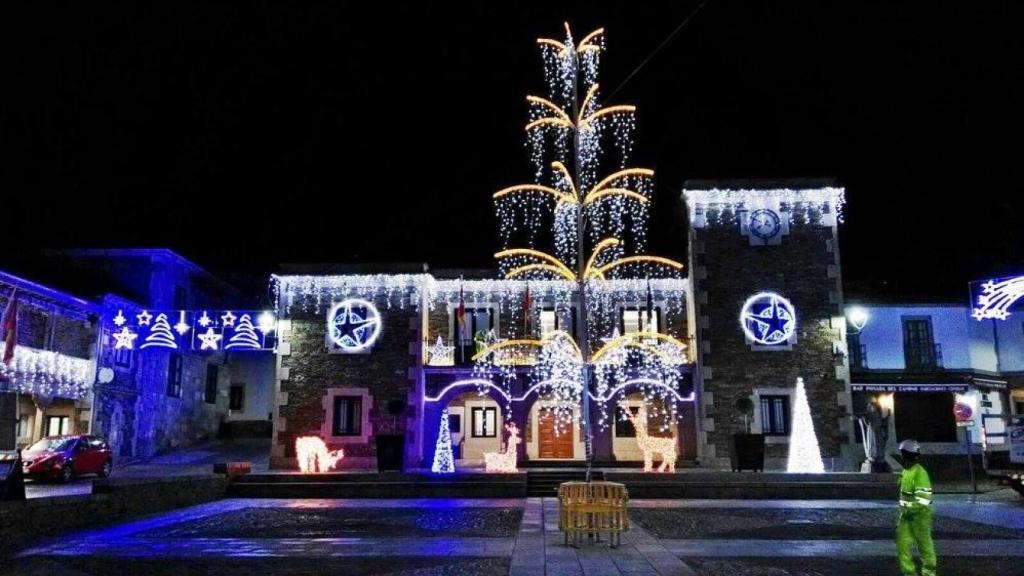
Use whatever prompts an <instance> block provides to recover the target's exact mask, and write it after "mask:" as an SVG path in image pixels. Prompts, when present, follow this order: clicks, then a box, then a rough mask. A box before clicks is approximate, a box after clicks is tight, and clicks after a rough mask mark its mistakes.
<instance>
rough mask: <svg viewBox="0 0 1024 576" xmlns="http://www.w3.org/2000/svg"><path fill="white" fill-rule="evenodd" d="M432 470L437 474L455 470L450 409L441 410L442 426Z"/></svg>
mask: <svg viewBox="0 0 1024 576" xmlns="http://www.w3.org/2000/svg"><path fill="white" fill-rule="evenodd" d="M430 471H431V472H433V473H435V474H451V473H452V472H455V458H454V457H453V456H452V433H451V430H450V429H449V428H448V409H447V408H445V409H444V411H443V412H441V428H440V430H438V432H437V444H436V445H435V446H434V463H433V465H432V466H431V467H430Z"/></svg>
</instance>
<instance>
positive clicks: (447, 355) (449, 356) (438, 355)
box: [427, 336, 455, 366]
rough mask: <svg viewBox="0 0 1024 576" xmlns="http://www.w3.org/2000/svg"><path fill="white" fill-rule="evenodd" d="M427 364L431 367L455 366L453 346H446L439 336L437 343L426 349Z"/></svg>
mask: <svg viewBox="0 0 1024 576" xmlns="http://www.w3.org/2000/svg"><path fill="white" fill-rule="evenodd" d="M427 357H428V358H429V360H428V362H427V364H429V365H431V366H452V365H454V364H455V346H447V345H445V343H444V340H442V339H441V337H440V336H438V337H437V343H436V344H434V345H433V346H430V347H428V348H427Z"/></svg>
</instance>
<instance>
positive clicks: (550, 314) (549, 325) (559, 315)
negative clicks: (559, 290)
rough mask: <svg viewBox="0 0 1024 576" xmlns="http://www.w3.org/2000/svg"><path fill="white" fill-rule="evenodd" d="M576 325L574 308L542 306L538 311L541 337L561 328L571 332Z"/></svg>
mask: <svg viewBox="0 0 1024 576" xmlns="http://www.w3.org/2000/svg"><path fill="white" fill-rule="evenodd" d="M575 327H576V309H575V308H569V309H565V308H560V309H558V310H555V309H554V308H544V309H542V310H541V311H540V335H541V338H543V337H544V336H547V335H548V334H550V333H552V332H554V331H555V330H562V331H564V332H568V333H569V334H572V333H573V331H574V330H575Z"/></svg>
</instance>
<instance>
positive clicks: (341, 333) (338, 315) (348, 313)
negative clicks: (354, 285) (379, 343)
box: [327, 298, 381, 352]
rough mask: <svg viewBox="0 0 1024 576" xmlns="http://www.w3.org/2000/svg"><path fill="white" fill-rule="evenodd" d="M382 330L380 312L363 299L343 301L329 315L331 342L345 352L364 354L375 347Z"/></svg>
mask: <svg viewBox="0 0 1024 576" xmlns="http://www.w3.org/2000/svg"><path fill="white" fill-rule="evenodd" d="M380 328H381V320H380V312H378V311H377V307H376V306H374V305H373V303H372V302H369V301H367V300H363V299H362V298H349V299H347V300H342V301H341V302H339V303H337V304H335V305H334V306H333V307H332V308H331V311H330V312H329V313H328V314H327V329H328V331H329V333H330V337H331V342H334V344H335V345H337V346H338V347H339V348H341V349H342V351H344V352H362V351H364V350H366V349H367V348H369V347H370V346H373V343H374V342H375V341H376V340H377V337H378V336H380Z"/></svg>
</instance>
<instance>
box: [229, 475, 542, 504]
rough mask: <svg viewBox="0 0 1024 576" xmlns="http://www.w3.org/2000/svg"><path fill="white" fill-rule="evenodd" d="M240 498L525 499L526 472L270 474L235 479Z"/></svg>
mask: <svg viewBox="0 0 1024 576" xmlns="http://www.w3.org/2000/svg"><path fill="white" fill-rule="evenodd" d="M228 495H229V496H233V497H239V498H523V497H525V496H526V474H484V473H456V474H450V475H448V474H446V475H436V474H410V473H397V472H384V473H379V472H365V473H353V472H343V473H324V474H298V473H269V474H249V475H246V476H242V477H239V478H238V479H236V480H235V481H234V482H232V483H231V485H230V486H229V487H228Z"/></svg>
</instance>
